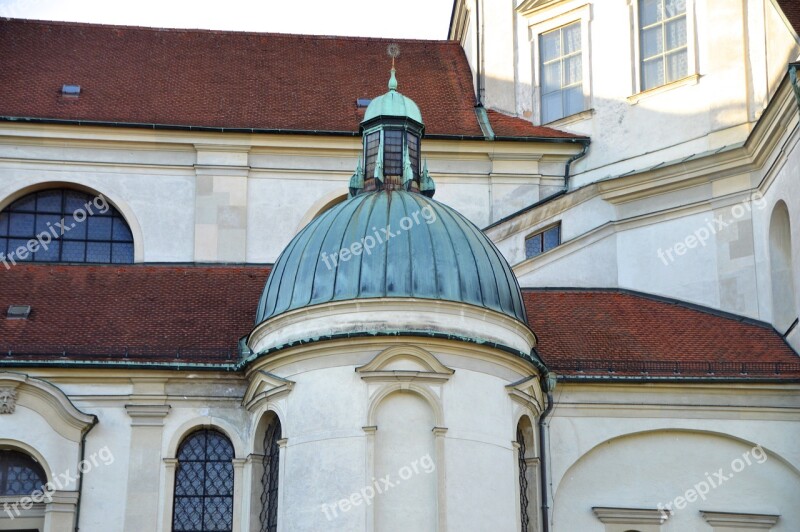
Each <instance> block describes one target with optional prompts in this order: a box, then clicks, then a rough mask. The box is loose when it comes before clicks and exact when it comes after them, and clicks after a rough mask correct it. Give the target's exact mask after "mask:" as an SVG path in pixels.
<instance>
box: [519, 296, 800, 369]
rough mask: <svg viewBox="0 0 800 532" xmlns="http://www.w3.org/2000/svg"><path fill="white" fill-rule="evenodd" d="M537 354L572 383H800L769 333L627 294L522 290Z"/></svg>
mask: <svg viewBox="0 0 800 532" xmlns="http://www.w3.org/2000/svg"><path fill="white" fill-rule="evenodd" d="M523 299H524V302H525V307H526V310H527V313H528V321H529V323H530V326H531V328H532V329H533V331H534V332H535V333H536V334H537V336H538V338H539V346H538V351H539V353H540V355H541V357H542V359H543V360H544V362H545V364H547V365H548V367H550V368H552V369H554V370H555V371H556V372H557V373H563V374H568V375H592V374H594V375H635V376H642V375H674V376H699V377H720V376H727V377H742V378H746V377H765V378H766V377H769V378H782V377H792V378H794V379H797V378H800V357H798V355H797V354H795V352H794V351H792V349H791V348H790V347H789V346H788V344H786V342H785V341H784V340H783V338H781V336H780V335H779V334H778V333H777V332H776V331H775V330H774V329H773V328H772V327H770V326H767V325H765V324H761V323H759V322H754V321H750V320H745V319H743V318H739V317H735V316H732V315H725V314H723V313H718V312H715V311H712V310H710V309H702V308H700V307H693V306H690V305H687V304H685V303H680V302H677V301H670V300H663V299H659V298H655V297H653V296H647V295H644V294H635V293H629V292H625V291H620V290H578V289H575V290H567V289H564V290H558V289H556V290H535V289H526V290H523Z"/></svg>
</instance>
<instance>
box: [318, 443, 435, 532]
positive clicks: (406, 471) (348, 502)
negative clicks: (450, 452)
mask: <svg viewBox="0 0 800 532" xmlns="http://www.w3.org/2000/svg"><path fill="white" fill-rule="evenodd" d="M435 470H436V464H434V463H433V458H431V456H430V455H429V454H426V455H425V456H423V457H422V458H419V459H417V460H414V461H413V462H411V463H410V464H408V465H404V466H403V467H401V468H400V469H399V470H398V471H397V476H398V477H399V478H395V477H393V476H392V475H391V473H390V474H388V475H386V476H385V477H381V478H378V479H374V478H373V479H372V484H370V485H368V486H364V487H363V488H361V489H360V490H358V491H354V492H353V493H352V494H350V496H349V497H347V498H345V499H339V500H338V501H336V502H334V503H330V504H323V505H322V507H321V508H320V510H321V511H322V512H323V513H324V514H325V517H326V518H327V519H328V521H332V520H333V519H334V518H335V517H338V515H339V512H342V513H344V512H349V511H350V510H352V509H353V508H355V507H356V506H361V504H362V503H365V504H366V505H367V506H369V505H370V504H372V500H373V499H374V498H375V497H376V496H377V495H380V494H382V493H386V492H387V491H389V490H390V489H392V488H393V487H395V486H397V485H398V484H400V483H401V482H403V481H404V480H408V479H410V478H411V477H412V476H414V475H418V474H420V473H426V474H429V473H433V472H434V471H435Z"/></svg>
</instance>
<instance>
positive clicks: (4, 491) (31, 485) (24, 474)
mask: <svg viewBox="0 0 800 532" xmlns="http://www.w3.org/2000/svg"><path fill="white" fill-rule="evenodd" d="M46 483H47V475H46V474H45V472H44V469H42V466H41V465H39V462H37V461H36V460H34V459H33V458H31V457H30V456H28V455H27V454H25V453H21V452H19V451H11V450H0V497H6V496H20V495H30V494H31V493H33V492H34V491H36V490H41V489H42V486H44V485H45V484H46Z"/></svg>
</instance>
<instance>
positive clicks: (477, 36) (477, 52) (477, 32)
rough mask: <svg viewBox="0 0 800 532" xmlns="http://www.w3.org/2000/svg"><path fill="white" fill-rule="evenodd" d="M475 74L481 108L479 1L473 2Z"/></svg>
mask: <svg viewBox="0 0 800 532" xmlns="http://www.w3.org/2000/svg"><path fill="white" fill-rule="evenodd" d="M475 74H476V76H475V78H476V79H475V89H476V91H477V94H476V100H477V102H478V106H482V105H483V96H482V93H483V89H482V88H481V76H483V65H482V63H481V0H475Z"/></svg>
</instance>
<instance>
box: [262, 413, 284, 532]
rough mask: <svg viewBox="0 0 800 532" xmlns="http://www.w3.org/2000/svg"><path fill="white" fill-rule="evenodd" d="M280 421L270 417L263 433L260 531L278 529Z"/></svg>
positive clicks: (270, 531) (274, 530)
mask: <svg viewBox="0 0 800 532" xmlns="http://www.w3.org/2000/svg"><path fill="white" fill-rule="evenodd" d="M280 439H281V421H280V420H279V419H278V416H275V417H274V418H272V421H271V422H270V424H269V426H268V427H267V430H266V432H265V433H264V472H263V473H262V475H261V489H262V491H261V515H260V519H261V531H260V532H276V531H277V530H278V487H279V486H278V481H279V476H278V473H279V470H280V445H279V443H278V441H279V440H280Z"/></svg>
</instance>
